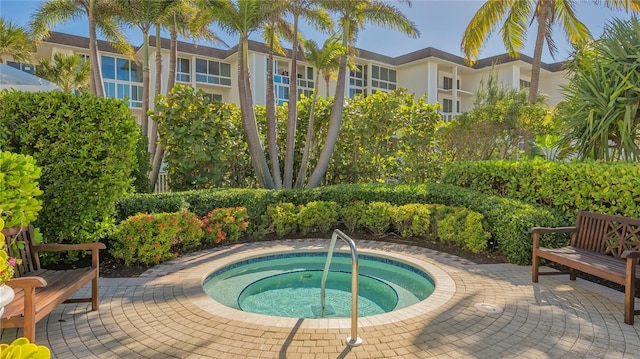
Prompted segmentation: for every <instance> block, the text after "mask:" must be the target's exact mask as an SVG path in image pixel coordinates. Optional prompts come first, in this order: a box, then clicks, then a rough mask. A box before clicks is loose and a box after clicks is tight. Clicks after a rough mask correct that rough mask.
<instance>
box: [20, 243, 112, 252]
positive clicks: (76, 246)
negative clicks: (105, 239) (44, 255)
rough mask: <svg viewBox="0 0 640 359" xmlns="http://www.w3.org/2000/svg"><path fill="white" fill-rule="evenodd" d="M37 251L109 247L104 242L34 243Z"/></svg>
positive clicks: (85, 249)
mask: <svg viewBox="0 0 640 359" xmlns="http://www.w3.org/2000/svg"><path fill="white" fill-rule="evenodd" d="M31 248H32V249H33V250H34V251H36V252H60V251H88V250H98V249H105V248H107V247H106V246H105V245H104V243H100V242H93V243H80V244H34V245H33V246H32V247H31Z"/></svg>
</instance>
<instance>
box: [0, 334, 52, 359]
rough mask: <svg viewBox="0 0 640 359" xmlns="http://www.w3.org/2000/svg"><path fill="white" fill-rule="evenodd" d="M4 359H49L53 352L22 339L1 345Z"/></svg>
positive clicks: (0, 350) (0, 351)
mask: <svg viewBox="0 0 640 359" xmlns="http://www.w3.org/2000/svg"><path fill="white" fill-rule="evenodd" d="M0 353H2V354H1V355H2V359H49V358H51V351H50V350H49V348H47V347H45V346H44V345H36V344H34V343H31V342H29V339H27V338H24V337H21V338H18V339H16V340H14V341H13V342H11V344H0Z"/></svg>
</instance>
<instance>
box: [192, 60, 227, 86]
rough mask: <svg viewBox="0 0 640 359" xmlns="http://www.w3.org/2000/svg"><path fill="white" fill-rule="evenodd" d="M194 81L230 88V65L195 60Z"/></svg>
mask: <svg viewBox="0 0 640 359" xmlns="http://www.w3.org/2000/svg"><path fill="white" fill-rule="evenodd" d="M196 81H197V82H202V83H208V84H214V85H224V86H231V65H229V64H225V63H222V62H217V61H208V60H203V59H196Z"/></svg>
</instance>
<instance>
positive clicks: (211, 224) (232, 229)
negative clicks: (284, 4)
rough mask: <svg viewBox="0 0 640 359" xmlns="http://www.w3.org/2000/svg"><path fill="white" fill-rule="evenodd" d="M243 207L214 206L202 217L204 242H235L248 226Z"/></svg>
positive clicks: (245, 211)
mask: <svg viewBox="0 0 640 359" xmlns="http://www.w3.org/2000/svg"><path fill="white" fill-rule="evenodd" d="M248 219H249V215H248V214H247V209H246V208H244V207H234V208H216V209H214V210H213V211H211V212H209V213H208V214H207V215H206V216H204V217H203V218H202V226H203V229H204V242H205V243H216V244H217V243H220V242H222V241H226V242H235V241H237V240H238V239H239V238H240V236H242V234H243V233H244V232H245V231H246V229H247V227H248V226H249V221H248Z"/></svg>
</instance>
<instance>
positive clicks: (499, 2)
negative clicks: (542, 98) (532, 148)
mask: <svg viewBox="0 0 640 359" xmlns="http://www.w3.org/2000/svg"><path fill="white" fill-rule="evenodd" d="M604 3H605V4H606V5H607V6H608V7H611V8H614V9H625V10H627V11H629V10H632V11H639V10H640V3H639V2H637V1H635V0H605V1H604ZM575 7H576V2H574V1H571V0H488V1H487V2H485V3H484V4H483V5H482V6H481V7H480V9H479V10H478V11H477V12H476V13H475V15H474V16H473V18H472V19H471V21H470V22H469V24H468V25H467V28H466V29H465V31H464V34H463V36H462V42H461V48H462V52H464V55H465V59H466V60H467V61H468V62H469V63H470V64H471V65H473V64H474V63H475V62H476V60H477V58H478V54H479V52H480V50H481V49H482V47H483V45H484V42H485V41H486V40H487V39H488V38H489V36H491V34H492V33H493V31H494V30H495V28H496V27H497V26H498V25H500V24H501V27H500V30H499V32H500V35H502V42H503V44H504V46H505V47H506V49H507V52H508V53H509V55H510V56H512V57H514V58H517V57H518V55H519V51H520V50H521V49H522V48H523V47H524V44H525V39H526V34H527V27H528V26H531V24H533V20H534V19H535V20H536V22H537V25H538V29H537V32H536V42H535V47H534V50H533V60H532V64H531V87H530V89H529V98H528V100H529V103H531V104H533V103H536V99H537V96H538V87H539V83H540V68H541V64H542V47H543V43H544V42H546V43H547V46H548V47H549V51H550V52H551V55H552V56H554V55H555V53H556V46H555V43H554V41H553V38H552V33H551V30H552V29H553V26H554V25H555V24H557V23H559V24H560V27H561V29H562V31H563V32H564V33H565V35H566V36H567V39H568V40H569V42H571V44H573V45H577V44H579V43H581V42H584V41H586V40H588V39H589V38H590V34H589V30H588V29H587V27H586V26H585V25H584V24H583V23H582V22H580V20H578V18H577V17H576V14H575Z"/></svg>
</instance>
